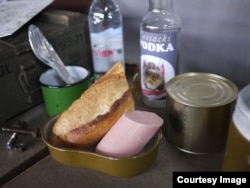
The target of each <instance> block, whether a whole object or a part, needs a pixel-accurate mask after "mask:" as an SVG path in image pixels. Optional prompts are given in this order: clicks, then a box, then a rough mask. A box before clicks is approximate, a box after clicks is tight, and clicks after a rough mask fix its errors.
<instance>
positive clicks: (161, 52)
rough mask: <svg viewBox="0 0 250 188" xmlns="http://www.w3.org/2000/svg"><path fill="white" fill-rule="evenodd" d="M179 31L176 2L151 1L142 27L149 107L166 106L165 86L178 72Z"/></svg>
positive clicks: (143, 83)
mask: <svg viewBox="0 0 250 188" xmlns="http://www.w3.org/2000/svg"><path fill="white" fill-rule="evenodd" d="M180 28H181V20H180V18H179V16H178V15H177V14H176V13H175V12H174V10H173V0H149V9H148V12H147V13H146V15H145V16H144V17H143V19H142V23H141V26H140V46H141V87H142V100H143V102H144V103H145V104H146V105H148V106H152V107H165V105H166V102H165V101H166V83H167V82H168V81H169V80H170V79H171V78H173V77H174V76H175V75H176V72H177V62H178V52H179V44H180Z"/></svg>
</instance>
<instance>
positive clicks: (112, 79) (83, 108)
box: [52, 63, 134, 148]
mask: <svg viewBox="0 0 250 188" xmlns="http://www.w3.org/2000/svg"><path fill="white" fill-rule="evenodd" d="M128 110H134V100H133V97H132V94H131V91H130V88H129V86H128V83H127V80H126V77H125V73H124V71H123V67H122V65H121V64H120V63H117V64H116V65H114V67H113V68H112V69H111V70H110V71H109V72H107V73H106V74H105V75H103V76H102V77H101V78H100V79H99V80H97V81H96V82H95V83H94V84H93V85H91V87H90V88H89V89H88V90H86V91H85V92H84V93H83V94H82V95H81V97H80V98H79V99H77V100H76V101H75V102H73V103H72V105H71V106H70V107H69V108H68V109H67V110H66V111H64V112H62V113H61V115H60V116H59V118H58V119H57V121H56V123H55V125H54V126H53V129H52V132H53V136H56V137H58V138H60V139H61V140H62V141H64V142H65V143H67V145H70V146H72V147H77V148H79V147H80V148H88V147H91V146H93V145H95V144H96V143H97V142H98V141H99V140H100V139H101V138H102V137H103V136H104V135H105V134H106V133H107V132H108V130H109V129H110V128H111V127H112V126H113V125H114V123H115V122H116V121H117V120H118V119H119V118H120V117H121V116H122V114H123V113H124V112H125V111H128Z"/></svg>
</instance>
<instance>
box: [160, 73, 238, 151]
mask: <svg viewBox="0 0 250 188" xmlns="http://www.w3.org/2000/svg"><path fill="white" fill-rule="evenodd" d="M166 88H167V93H168V95H167V100H166V103H167V104H166V123H165V126H164V133H165V137H166V139H167V140H168V141H169V142H170V143H171V144H173V145H174V146H176V147H177V148H178V149H180V150H182V151H185V152H189V153H197V154H202V153H211V152H217V151H221V150H223V149H224V148H225V143H226V138H227V133H228V128H229V124H230V120H231V116H232V111H233V109H234V105H235V101H236V98H237V95H238V88H237V86H236V85H235V84H234V83H233V82H232V81H230V80H228V79H226V78H224V77H222V76H219V75H216V74H210V73H195V72H193V73H184V74H180V75H178V76H175V77H174V78H172V79H171V80H170V81H169V82H168V83H167V86H166Z"/></svg>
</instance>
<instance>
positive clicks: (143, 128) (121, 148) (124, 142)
mask: <svg viewBox="0 0 250 188" xmlns="http://www.w3.org/2000/svg"><path fill="white" fill-rule="evenodd" d="M162 124H163V119H162V118H160V117H159V116H158V115H156V114H155V113H153V112H147V111H138V110H137V111H128V112H125V113H124V114H123V115H122V116H121V118H120V119H119V120H118V121H117V122H116V123H115V125H114V126H113V127H112V128H111V129H110V130H109V132H108V133H107V134H106V135H105V136H104V137H103V139H102V140H101V141H100V142H99V144H98V145H97V147H96V152H97V153H100V154H103V155H106V156H110V157H131V156H133V155H136V154H138V153H139V152H140V151H141V150H142V149H143V147H144V146H145V145H146V144H147V143H148V142H149V141H150V139H151V138H152V137H153V136H154V134H155V133H156V132H157V131H158V130H159V128H160V127H161V126H162Z"/></svg>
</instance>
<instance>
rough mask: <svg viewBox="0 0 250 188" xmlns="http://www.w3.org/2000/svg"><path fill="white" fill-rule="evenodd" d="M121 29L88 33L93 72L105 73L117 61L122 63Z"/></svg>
mask: <svg viewBox="0 0 250 188" xmlns="http://www.w3.org/2000/svg"><path fill="white" fill-rule="evenodd" d="M122 36H123V35H122V27H118V28H109V29H107V30H105V31H103V32H100V33H90V37H91V47H92V56H93V63H94V70H95V72H99V73H104V72H107V71H108V70H109V69H110V68H111V67H112V66H113V65H114V64H115V63H116V62H117V61H120V62H121V63H123V61H124V59H123V58H124V55H123V53H124V52H123V38H122Z"/></svg>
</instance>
